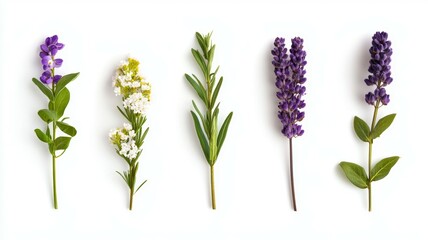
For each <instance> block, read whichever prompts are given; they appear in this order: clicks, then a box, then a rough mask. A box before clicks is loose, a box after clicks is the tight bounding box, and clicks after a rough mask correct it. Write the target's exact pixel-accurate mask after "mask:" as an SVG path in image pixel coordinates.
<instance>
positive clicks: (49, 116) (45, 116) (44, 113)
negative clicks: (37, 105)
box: [38, 109, 57, 123]
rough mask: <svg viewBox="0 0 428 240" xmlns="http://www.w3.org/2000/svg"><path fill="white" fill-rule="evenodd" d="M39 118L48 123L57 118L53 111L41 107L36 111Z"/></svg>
mask: <svg viewBox="0 0 428 240" xmlns="http://www.w3.org/2000/svg"><path fill="white" fill-rule="evenodd" d="M38 114H39V116H40V118H41V119H42V120H43V121H45V122H46V123H50V122H52V121H56V120H57V115H56V113H55V112H54V111H51V110H49V109H42V110H40V111H39V112H38Z"/></svg>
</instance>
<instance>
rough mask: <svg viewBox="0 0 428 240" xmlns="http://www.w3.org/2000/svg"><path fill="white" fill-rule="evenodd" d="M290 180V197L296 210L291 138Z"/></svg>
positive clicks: (291, 139) (291, 140)
mask: <svg viewBox="0 0 428 240" xmlns="http://www.w3.org/2000/svg"><path fill="white" fill-rule="evenodd" d="M290 182H291V197H292V199H293V209H294V211H297V207H296V194H295V192H294V174H293V138H290Z"/></svg>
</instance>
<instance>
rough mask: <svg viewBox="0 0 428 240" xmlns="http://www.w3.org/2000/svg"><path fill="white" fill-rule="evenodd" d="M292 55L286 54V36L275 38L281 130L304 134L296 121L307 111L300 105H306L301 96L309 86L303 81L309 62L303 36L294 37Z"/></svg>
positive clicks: (286, 134) (274, 62)
mask: <svg viewBox="0 0 428 240" xmlns="http://www.w3.org/2000/svg"><path fill="white" fill-rule="evenodd" d="M291 43H292V44H291V49H290V55H289V56H288V55H287V48H285V39H284V38H276V39H275V42H274V46H275V47H274V49H273V50H272V51H271V53H272V55H273V61H272V64H273V65H274V67H275V70H274V73H275V75H276V83H275V85H276V87H277V88H278V89H279V91H278V92H277V93H276V96H277V97H278V99H279V103H278V108H279V111H278V118H279V119H280V120H281V123H282V125H283V126H282V130H281V132H282V134H284V135H285V136H286V137H287V138H293V137H297V136H301V135H302V134H303V133H304V131H303V129H302V126H301V125H298V124H297V122H299V121H302V120H303V118H304V117H305V113H304V112H301V111H300V109H302V108H304V107H305V105H306V104H305V102H304V101H303V100H301V97H302V96H303V95H304V94H305V92H306V87H304V86H303V85H302V84H303V83H305V82H306V78H305V76H304V75H305V74H306V70H305V69H304V67H305V65H306V61H305V58H306V52H305V51H303V39H301V38H299V37H296V38H294V39H292V41H291Z"/></svg>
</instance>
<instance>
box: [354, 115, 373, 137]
mask: <svg viewBox="0 0 428 240" xmlns="http://www.w3.org/2000/svg"><path fill="white" fill-rule="evenodd" d="M354 131H355V133H356V134H357V136H358V137H359V138H360V139H361V141H363V142H370V141H371V138H370V128H369V126H368V125H367V123H366V122H364V120H362V119H361V118H359V117H357V116H355V117H354Z"/></svg>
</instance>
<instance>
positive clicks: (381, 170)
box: [370, 156, 400, 181]
mask: <svg viewBox="0 0 428 240" xmlns="http://www.w3.org/2000/svg"><path fill="white" fill-rule="evenodd" d="M399 158H400V157H397V156H393V157H389V158H385V159H382V160H380V161H379V162H378V163H377V164H376V165H375V166H374V167H373V168H372V170H371V171H370V173H371V174H370V181H377V180H381V179H382V178H384V177H386V176H387V175H388V173H389V171H391V168H392V167H393V166H394V165H395V164H396V163H397V161H398V159H399Z"/></svg>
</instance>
